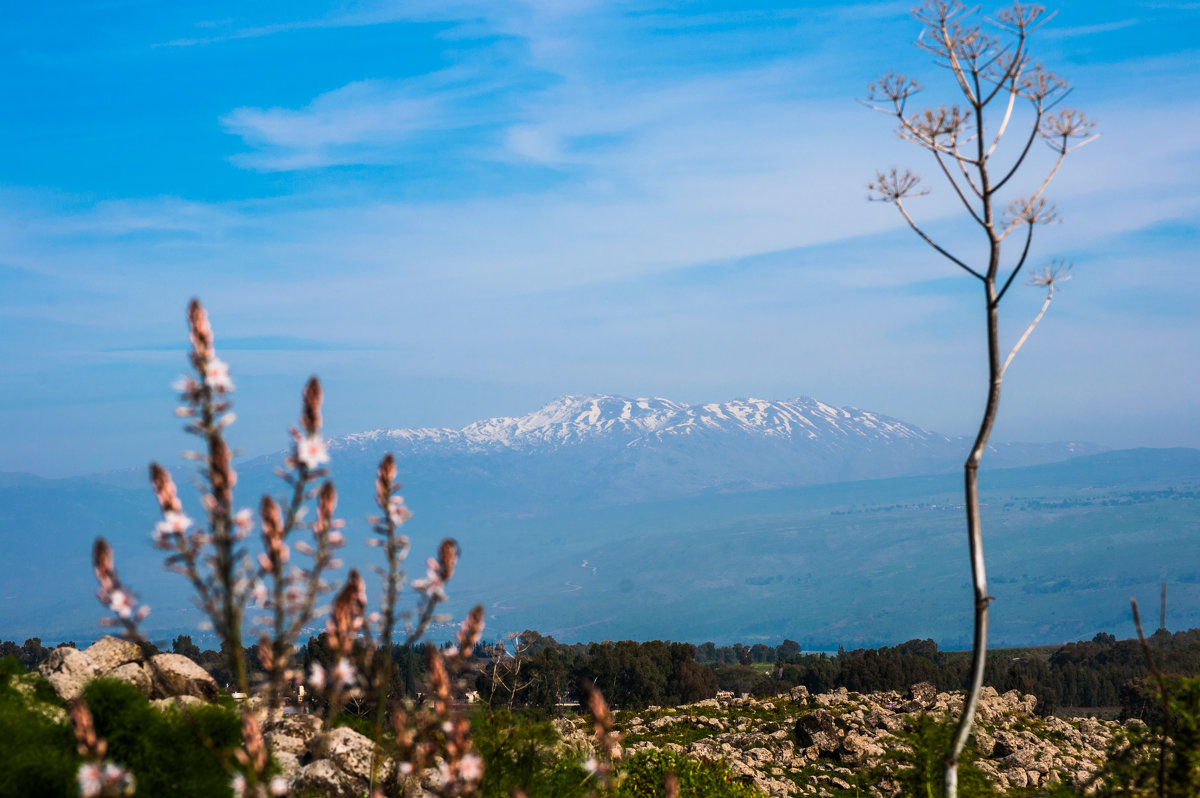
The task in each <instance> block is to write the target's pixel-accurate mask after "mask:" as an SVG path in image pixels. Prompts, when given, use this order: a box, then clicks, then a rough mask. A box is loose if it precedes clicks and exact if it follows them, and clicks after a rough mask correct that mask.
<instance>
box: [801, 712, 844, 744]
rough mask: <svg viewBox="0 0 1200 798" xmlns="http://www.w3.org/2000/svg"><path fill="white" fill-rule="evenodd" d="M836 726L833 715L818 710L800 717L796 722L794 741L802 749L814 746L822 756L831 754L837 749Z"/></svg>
mask: <svg viewBox="0 0 1200 798" xmlns="http://www.w3.org/2000/svg"><path fill="white" fill-rule="evenodd" d="M837 732H838V730H837V725H836V724H835V723H834V722H833V715H832V714H830V713H829V712H828V711H827V710H824V709H818V710H815V711H813V712H810V713H809V714H807V715H802V716H801V717H800V719H799V720H798V721H796V739H797V741H798V742H799V744H800V747H802V748H808V747H810V746H814V745H815V746H816V747H817V748H818V749H819V750H820V752H821V753H822V754H832V753H833V752H834V751H836V750H837V747H838V733H837Z"/></svg>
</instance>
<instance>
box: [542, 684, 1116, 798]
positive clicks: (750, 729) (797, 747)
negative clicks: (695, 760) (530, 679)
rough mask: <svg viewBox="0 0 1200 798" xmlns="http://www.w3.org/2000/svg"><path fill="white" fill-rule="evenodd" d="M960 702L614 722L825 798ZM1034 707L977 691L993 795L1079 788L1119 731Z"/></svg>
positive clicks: (710, 710) (892, 784)
mask: <svg viewBox="0 0 1200 798" xmlns="http://www.w3.org/2000/svg"><path fill="white" fill-rule="evenodd" d="M962 700H963V696H962V693H939V692H937V690H936V689H935V688H934V687H933V685H931V684H918V685H914V686H913V687H912V688H911V689H910V690H908V691H907V692H906V693H905V694H903V695H902V694H900V693H897V692H883V693H868V694H859V693H851V692H847V691H846V690H845V689H844V688H843V689H841V690H839V691H837V692H833V693H826V694H822V695H809V693H808V691H807V690H806V689H805V688H803V687H797V688H794V689H793V690H792V691H791V693H789V694H787V695H784V696H779V697H776V698H773V699H761V700H760V699H754V698H735V697H734V696H733V695H732V694H731V693H721V694H718V696H717V697H716V698H712V699H708V700H706V701H701V702H699V703H697V704H691V705H688V706H682V707H677V708H674V709H669V708H668V709H661V708H657V707H652V708H650V709H649V710H647V711H645V712H639V713H628V712H626V713H619V714H618V716H617V722H618V729H619V731H620V732H621V733H622V734H623V736H624V742H625V748H626V750H627V751H640V750H643V749H647V748H665V749H670V750H673V751H676V752H678V753H683V754H687V755H689V756H694V757H704V758H710V759H711V758H717V757H723V758H724V759H725V760H726V761H727V762H728V763H729V765H730V767H731V769H732V770H733V771H734V772H735V773H736V774H738V775H739V776H741V777H743V778H744V779H746V780H747V781H751V782H753V783H754V784H755V786H756V787H758V789H760V790H762V791H763V792H764V793H766V794H767V795H771V796H779V797H780V798H782V796H832V795H835V794H837V792H838V791H839V790H850V789H851V788H852V787H853V786H855V784H856V776H857V774H860V773H862V772H863V769H864V768H875V767H877V766H880V765H883V766H884V769H885V770H886V769H887V768H888V767H890V765H889V761H890V760H887V759H885V755H886V754H887V752H888V751H892V750H895V749H897V748H903V747H905V745H906V744H905V743H904V741H903V740H902V739H900V738H899V737H898V736H897V735H898V733H901V732H903V730H905V729H906V728H910V727H911V724H912V723H913V721H914V720H915V719H916V718H917V717H918V716H919V715H920V714H922V713H926V714H930V715H932V716H934V717H939V718H948V717H951V716H953V717H957V714H958V712H959V711H960V709H961V707H962ZM1036 703H1037V700H1036V699H1035V698H1034V697H1033V696H1031V695H1021V694H1019V693H1017V692H1016V691H1010V692H1008V693H1005V694H1003V695H999V694H997V693H996V691H995V690H994V689H992V688H990V687H986V688H984V693H983V697H982V699H981V701H980V704H979V709H978V715H977V725H976V729H977V735H976V741H977V746H978V749H979V752H980V754H981V755H982V759H981V760H980V762H979V763H978V764H979V767H980V769H981V770H982V771H983V772H984V773H985V774H986V775H987V776H988V777H989V778H991V780H992V781H993V783H995V785H996V786H997V787H998V788H1000V790H1002V791H1007V790H1008V789H1010V788H1012V787H1037V786H1040V785H1042V784H1046V783H1050V782H1055V781H1066V782H1069V783H1072V784H1074V785H1076V786H1079V785H1082V784H1083V783H1084V782H1086V781H1087V779H1088V777H1089V776H1090V775H1091V774H1092V773H1093V772H1095V770H1096V769H1097V768H1098V767H1099V766H1100V765H1101V764H1102V763H1103V761H1104V757H1105V749H1106V748H1107V747H1108V745H1109V743H1110V742H1111V741H1112V738H1113V734H1114V733H1115V732H1116V731H1117V730H1118V729H1119V728H1120V724H1119V723H1116V722H1114V721H1103V720H1095V719H1091V718H1084V719H1076V720H1063V719H1060V718H1056V717H1048V718H1041V717H1038V716H1037V715H1036V714H1035V713H1034V709H1035V707H1036ZM1134 722H1135V723H1136V722H1138V721H1134ZM558 726H559V728H560V731H561V732H562V733H563V735H564V737H565V738H566V739H567V740H568V741H580V742H582V740H583V739H584V738H585V737H586V736H587V734H588V733H589V730H590V726H589V724H588V723H587V722H586V721H584V720H582V719H564V720H561V721H559V722H558ZM867 789H868V792H870V793H871V794H875V795H879V796H899V795H901V794H902V791H901V789H900V787H899V785H898V784H897V783H896V781H895V780H894V779H892V778H890V777H888V776H887V775H886V774H885V775H883V776H882V777H881V778H878V779H875V780H873V782H872V784H871V785H870V786H869V787H868V788H867Z"/></svg>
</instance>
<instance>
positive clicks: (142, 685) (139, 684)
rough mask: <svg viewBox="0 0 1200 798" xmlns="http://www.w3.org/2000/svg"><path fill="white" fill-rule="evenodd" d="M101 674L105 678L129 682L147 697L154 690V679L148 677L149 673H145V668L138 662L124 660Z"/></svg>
mask: <svg viewBox="0 0 1200 798" xmlns="http://www.w3.org/2000/svg"><path fill="white" fill-rule="evenodd" d="M101 675H102V676H104V677H105V678H107V679H116V680H118V681H122V682H125V683H126V684H131V685H133V686H134V687H136V688H137V689H138V692H140V693H141V694H142V695H144V696H146V697H147V698H149V697H150V696H151V694H153V692H154V680H153V679H151V678H150V674H148V673H146V669H145V668H143V667H142V665H141V663H138V662H126V663H125V664H124V665H118V666H117V667H115V668H113V669H112V670H110V671H108V672H106V673H103V674H101Z"/></svg>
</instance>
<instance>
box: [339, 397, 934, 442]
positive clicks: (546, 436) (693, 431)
mask: <svg viewBox="0 0 1200 798" xmlns="http://www.w3.org/2000/svg"><path fill="white" fill-rule="evenodd" d="M695 435H709V436H714V437H716V436H722V435H739V436H748V437H751V438H763V439H774V440H778V441H794V440H808V441H814V442H815V441H821V440H826V441H828V442H830V443H833V442H835V441H836V442H845V441H847V440H856V441H858V442H864V443H867V442H879V443H886V442H888V441H897V440H904V441H908V442H914V443H915V442H924V443H935V442H936V443H946V442H948V441H949V440H950V438H948V437H947V436H945V435H940V434H938V433H934V432H929V431H928V430H924V429H922V428H920V427H917V426H913V425H911V424H906V423H905V422H903V421H900V420H899V419H895V418H891V417H888V416H884V415H880V414H878V413H872V412H870V411H868V410H861V409H859V408H855V407H842V408H838V407H833V406H831V405H828V404H825V403H824V402H820V401H817V400H815V399H810V398H807V397H797V398H795V399H785V400H780V401H769V400H766V399H755V398H746V399H735V400H733V401H730V402H719V403H709V404H700V405H689V404H683V403H680V402H675V401H672V400H670V399H664V398H661V397H639V398H636V399H629V398H626V397H623V396H610V395H569V396H561V397H559V398H557V399H555V400H553V401H551V402H549V403H548V404H546V405H545V406H543V407H541V408H539V409H537V410H535V411H534V412H532V413H529V414H527V415H524V416H518V417H499V418H489V419H484V420H481V421H476V422H474V423H472V424H468V425H467V426H465V427H463V428H462V429H459V430H453V429H448V428H428V427H426V428H419V429H388V430H384V429H377V430H371V431H369V432H360V433H354V434H351V435H345V436H342V437H340V438H337V439H335V440H333V441H331V442H330V447H331V448H332V449H365V448H368V447H373V446H376V445H378V444H381V443H386V444H389V445H392V446H403V447H404V448H407V449H410V450H411V451H427V450H430V449H440V450H446V449H447V448H448V449H453V450H458V451H460V452H487V451H502V450H523V449H545V448H557V447H563V446H573V445H579V444H584V443H604V444H609V445H613V446H623V447H636V446H645V445H652V444H659V443H665V442H668V441H670V440H671V439H672V438H679V437H684V436H689V437H690V436H695Z"/></svg>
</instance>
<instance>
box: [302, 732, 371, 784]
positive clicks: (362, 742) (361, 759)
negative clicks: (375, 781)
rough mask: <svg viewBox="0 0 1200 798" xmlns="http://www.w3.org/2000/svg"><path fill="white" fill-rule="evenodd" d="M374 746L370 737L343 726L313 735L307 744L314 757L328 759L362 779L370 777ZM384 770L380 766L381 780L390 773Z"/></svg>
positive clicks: (367, 779)
mask: <svg viewBox="0 0 1200 798" xmlns="http://www.w3.org/2000/svg"><path fill="white" fill-rule="evenodd" d="M376 748H377V746H376V745H375V744H374V743H373V742H371V738H369V737H366V736H364V735H362V734H359V733H358V732H356V731H354V730H353V729H348V728H346V727H345V726H342V727H340V728H337V729H330V730H329V731H327V732H326V733H325V734H322V735H318V736H317V737H314V738H313V739H312V740H311V741H309V744H308V750H309V751H310V752H311V753H312V755H313V758H314V759H328V760H329V761H331V762H333V764H335V765H337V767H338V769H339V770H342V771H344V772H345V773H349V774H350V775H352V776H356V777H357V778H359V779H363V780H364V781H369V780H370V778H371V757H372V754H373V753H374V752H375V750H376ZM384 764H386V762H385V763H384ZM385 771H386V768H383V767H381V771H380V772H381V774H382V775H383V779H382V780H384V781H387V776H390V775H391V774H390V773H387V772H385Z"/></svg>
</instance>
